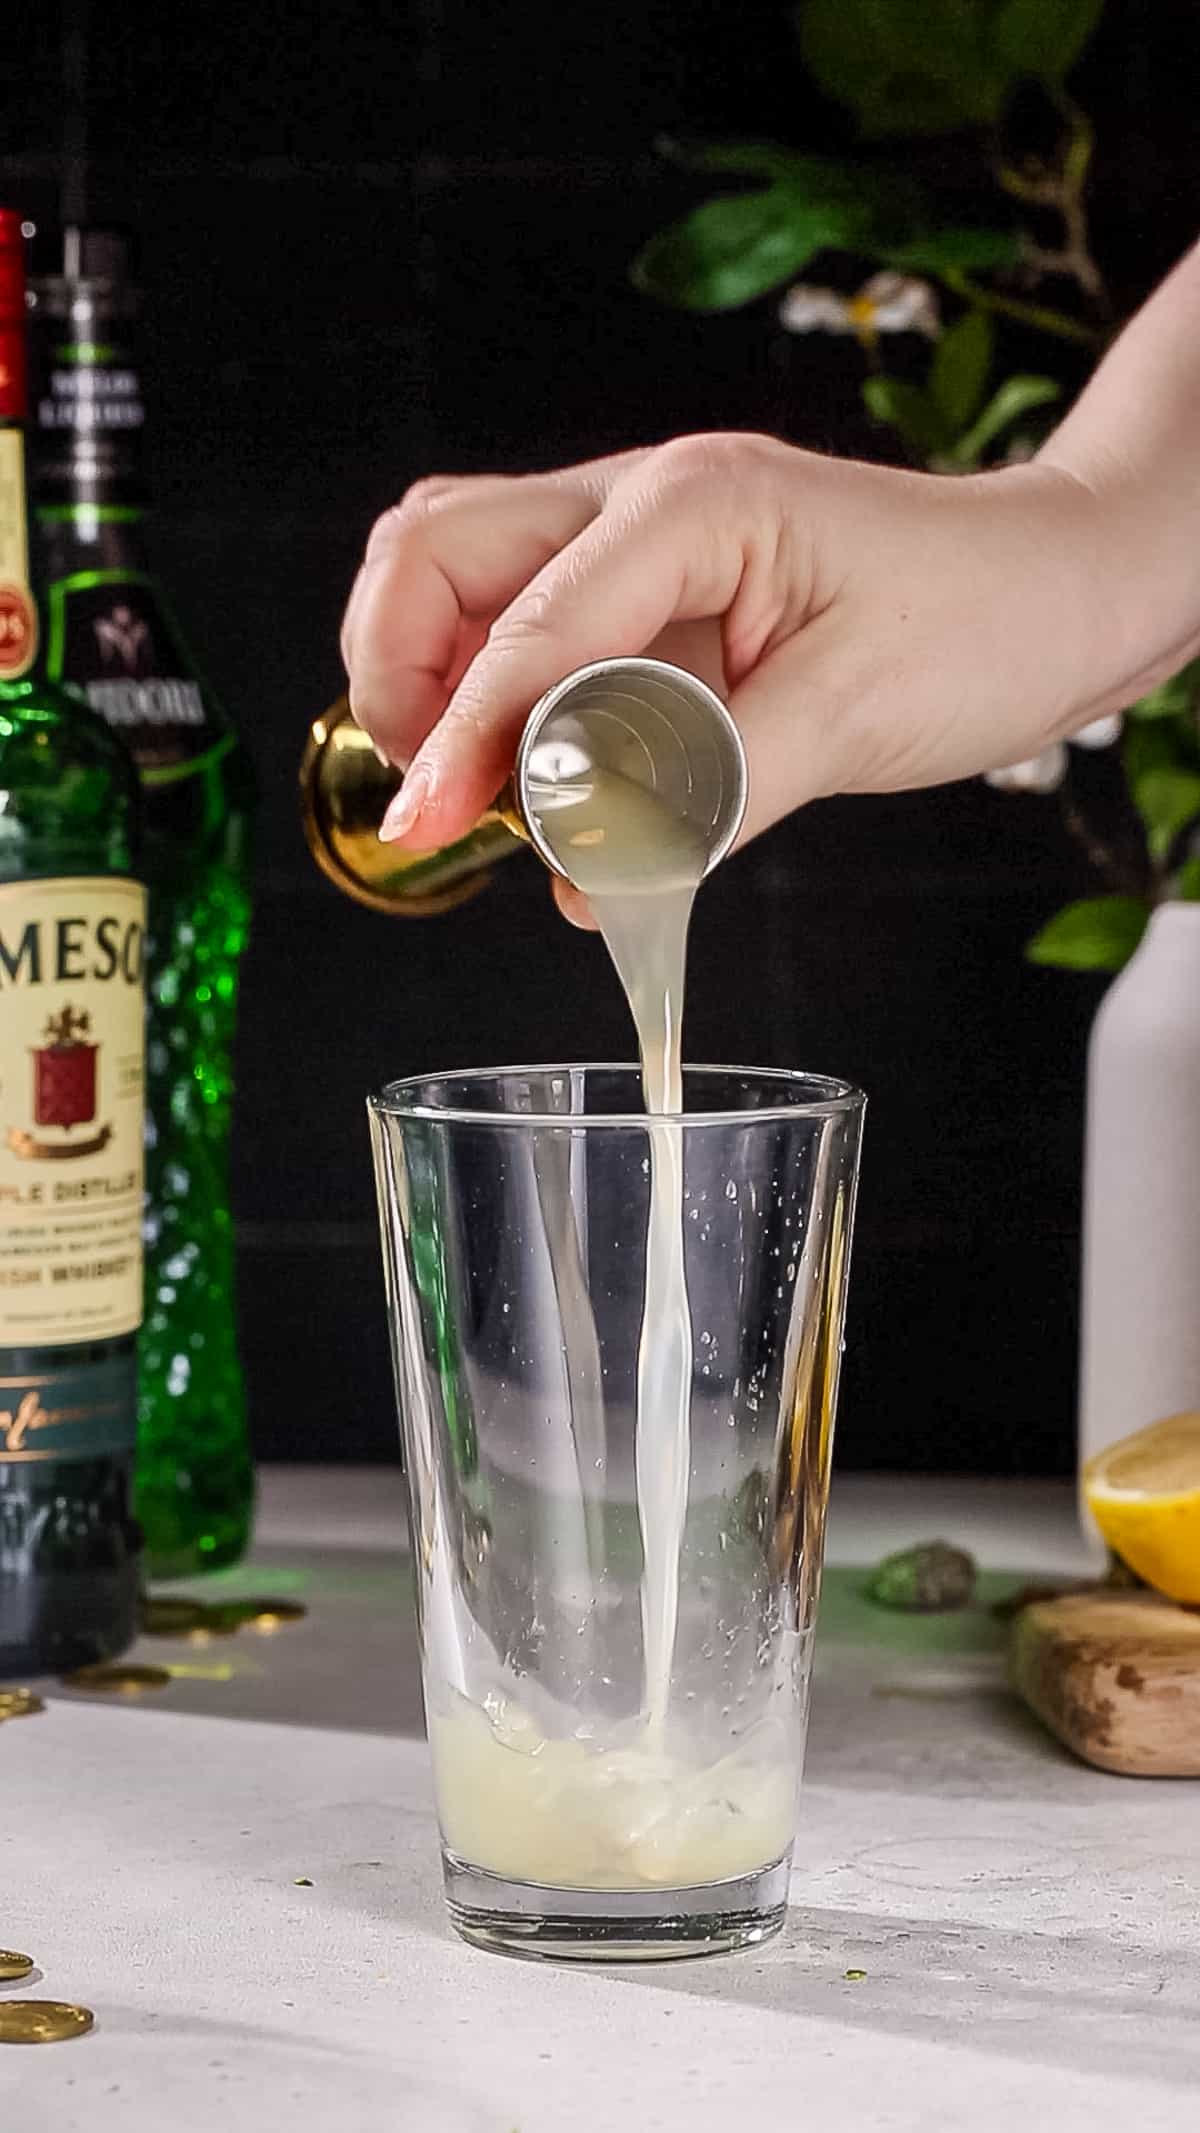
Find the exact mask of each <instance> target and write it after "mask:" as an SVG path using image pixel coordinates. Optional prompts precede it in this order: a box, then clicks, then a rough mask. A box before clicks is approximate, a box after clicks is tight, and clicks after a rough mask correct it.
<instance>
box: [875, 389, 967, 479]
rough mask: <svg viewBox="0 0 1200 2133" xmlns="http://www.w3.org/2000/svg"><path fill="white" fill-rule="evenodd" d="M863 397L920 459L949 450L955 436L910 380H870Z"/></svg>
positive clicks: (929, 457) (876, 417) (928, 398)
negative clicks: (898, 433)
mask: <svg viewBox="0 0 1200 2133" xmlns="http://www.w3.org/2000/svg"><path fill="white" fill-rule="evenodd" d="M862 396H863V400H864V402H865V404H866V406H867V408H868V409H869V411H870V413H871V414H872V415H874V417H875V419H876V421H877V422H887V423H890V425H891V427H892V428H893V429H894V430H898V431H899V432H900V435H901V437H902V438H903V439H904V442H905V443H906V444H907V445H908V446H909V447H910V448H911V450H912V451H913V452H914V453H915V455H916V457H917V458H918V459H934V458H936V457H937V456H938V454H939V453H941V452H945V451H947V450H948V449H949V446H950V443H951V441H952V434H953V433H952V432H951V431H950V430H948V429H947V427H946V422H945V419H944V417H943V416H942V414H941V413H940V411H939V409H938V408H937V407H936V406H935V404H934V402H933V401H932V400H931V399H930V397H929V394H928V393H927V392H925V391H924V389H923V388H922V387H921V386H920V385H913V384H911V383H910V382H909V380H908V379H907V378H889V377H874V378H867V379H865V380H864V382H863V389H862Z"/></svg>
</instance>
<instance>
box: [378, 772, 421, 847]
mask: <svg viewBox="0 0 1200 2133" xmlns="http://www.w3.org/2000/svg"><path fill="white" fill-rule="evenodd" d="M428 798H429V776H428V773H427V772H426V771H424V770H414V771H413V772H412V773H411V774H410V775H409V776H408V777H406V778H405V780H404V783H403V785H402V786H401V787H400V790H399V792H398V793H397V794H396V797H395V799H394V800H392V801H390V802H389V804H388V810H387V813H386V815H385V816H384V818H383V821H382V822H381V823H380V825H379V841H380V843H381V844H395V843H396V842H397V840H398V839H399V838H401V837H407V835H408V833H409V831H410V830H411V829H413V828H414V827H415V824H416V821H417V818H418V816H419V815H420V812H421V809H422V808H423V807H424V805H425V802H426V800H427V799H428Z"/></svg>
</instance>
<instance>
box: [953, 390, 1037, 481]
mask: <svg viewBox="0 0 1200 2133" xmlns="http://www.w3.org/2000/svg"><path fill="white" fill-rule="evenodd" d="M1061 392H1062V387H1061V385H1059V384H1058V383H1057V381H1056V380H1055V379H1054V378H1035V377H1028V376H1025V375H1024V374H1018V375H1017V376H1016V377H1013V378H1006V379H1005V381H1004V383H1003V385H1002V386H1001V387H1000V389H999V391H998V392H996V393H993V395H992V397H991V399H990V400H989V401H988V404H987V406H986V407H985V408H984V410H983V413H982V414H981V415H979V416H978V417H977V418H976V420H975V421H974V422H973V423H972V425H971V427H970V429H969V430H967V432H966V434H965V435H964V436H962V437H960V438H959V439H958V442H957V443H956V444H955V446H954V448H953V451H952V453H951V455H950V456H951V458H952V460H953V462H954V464H955V465H956V466H960V467H973V466H977V465H978V463H979V461H980V459H982V457H983V454H984V453H985V452H986V450H987V448H988V446H989V445H990V444H994V443H995V441H996V439H997V437H999V436H1000V434H1001V432H1002V431H1004V430H1006V429H1010V428H1011V426H1012V424H1013V423H1014V422H1017V421H1019V420H1020V417H1021V416H1022V415H1027V414H1029V413H1030V411H1031V410H1032V409H1033V408H1035V407H1046V406H1048V405H1049V403H1050V401H1051V400H1057V399H1058V398H1059V396H1060V394H1061Z"/></svg>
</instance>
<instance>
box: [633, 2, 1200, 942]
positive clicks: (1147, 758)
mask: <svg viewBox="0 0 1200 2133" xmlns="http://www.w3.org/2000/svg"><path fill="white" fill-rule="evenodd" d="M1102 12H1103V0H799V4H798V5H797V7H796V9H795V22H796V32H797V40H798V57H799V61H800V64H801V65H802V66H803V67H804V69H805V70H806V71H807V73H808V74H809V76H810V77H811V79H812V80H813V81H814V82H815V83H816V85H817V86H818V88H819V89H820V90H821V91H822V92H823V94H824V95H825V96H826V97H827V98H828V99H829V100H830V101H831V102H832V103H833V104H834V105H836V106H838V107H839V108H840V110H841V111H842V113H843V115H844V117H845V119H846V122H847V128H848V136H849V143H848V149H847V152H846V153H844V154H843V155H841V156H838V157H833V156H825V155H814V154H809V153H807V152H804V151H802V150H801V149H800V148H798V147H795V146H792V145H788V144H783V143H779V142H773V141H727V142H713V143H708V144H700V145H696V144H691V145H687V146H679V145H678V144H667V146H666V148H665V151H664V152H665V153H666V154H668V155H669V156H670V157H671V158H672V160H673V161H674V162H675V163H676V164H677V165H678V166H679V167H681V168H682V169H684V170H688V171H692V172H695V173H696V174H697V175H701V176H710V177H719V178H721V179H723V180H725V181H726V183H725V184H724V185H723V187H722V189H721V190H720V191H718V192H716V193H714V194H713V195H712V196H711V197H710V198H709V199H707V200H705V201H703V202H702V203H701V204H700V205H699V206H697V207H695V208H693V209H692V211H691V213H690V214H687V215H685V216H684V217H683V218H682V219H681V220H680V221H678V222H676V223H673V224H672V225H671V227H670V228H668V229H666V230H663V231H661V232H660V233H659V234H658V235H657V236H655V237H652V238H651V239H650V241H649V243H648V244H647V245H646V246H645V247H644V248H643V250H642V251H641V253H640V254H639V255H638V257H637V259H636V260H635V261H634V264H633V268H632V273H633V278H634V280H635V282H636V283H637V285H638V287H640V288H641V289H643V290H645V291H646V292H647V293H648V294H650V295H652V296H655V297H657V298H658V299H659V300H660V301H662V302H665V303H669V304H673V305H676V306H679V307H680V308H682V309H685V310H689V311H697V312H723V311H732V310H737V309H740V308H742V307H743V306H745V305H747V304H752V303H754V302H756V301H758V300H760V299H762V298H765V297H769V296H771V295H772V294H774V293H777V292H778V293H780V294H782V293H783V292H784V291H785V290H789V289H790V291H791V297H792V299H793V309H792V316H791V320H789V318H788V316H787V309H786V303H785V309H784V312H783V313H782V314H781V315H782V316H783V317H784V323H785V324H788V323H792V321H802V322H803V323H795V324H793V330H795V331H808V330H819V329H824V330H829V331H835V332H838V333H841V334H843V335H844V336H845V345H846V347H847V350H848V352H849V353H850V354H851V357H852V360H854V361H856V362H857V365H858V369H859V391H860V392H861V395H862V399H863V402H864V404H865V406H866V408H867V411H868V412H869V414H870V415H871V417H872V418H873V419H874V420H875V421H876V422H877V423H879V424H880V425H882V426H883V427H885V428H886V429H888V430H890V431H891V432H892V434H893V435H894V437H895V439H896V440H897V442H898V443H899V445H900V446H901V447H902V450H903V454H904V456H905V458H906V459H907V460H908V462H909V463H910V464H913V465H916V466H919V467H923V468H927V469H929V470H930V471H932V472H936V473H941V474H966V473H971V472H974V471H976V470H978V469H980V468H983V467H986V466H989V465H993V464H995V463H997V462H998V461H1003V460H1005V459H1017V458H1024V457H1029V456H1030V455H1031V454H1032V452H1033V451H1035V450H1036V448H1037V445H1038V443H1039V442H1040V441H1041V437H1042V435H1043V434H1044V430H1045V425H1046V423H1047V421H1048V419H1049V415H1048V411H1049V410H1050V409H1051V408H1052V407H1055V408H1057V403H1059V402H1060V401H1061V400H1062V399H1063V397H1064V395H1065V393H1066V392H1067V390H1068V388H1069V387H1071V386H1073V385H1075V384H1077V383H1078V378H1079V370H1080V355H1081V352H1082V353H1083V354H1084V355H1085V356H1086V355H1087V354H1088V352H1089V351H1090V353H1091V357H1092V359H1093V360H1095V359H1096V358H1098V356H1099V355H1100V353H1102V352H1103V349H1104V347H1105V346H1106V344H1107V342H1108V341H1109V339H1110V338H1111V337H1112V335H1113V333H1114V332H1115V331H1116V329H1117V328H1118V326H1119V325H1120V323H1121V321H1120V320H1119V319H1118V318H1116V317H1115V316H1114V312H1113V307H1112V304H1111V301H1110V298H1109V294H1108V290H1107V288H1106V285H1105V280H1104V276H1103V272H1102V270H1101V267H1100V265H1099V263H1098V262H1097V260H1096V258H1095V257H1094V256H1093V252H1092V248H1091V240H1090V234H1089V228H1088V213H1087V202H1088V181H1089V177H1090V173H1091V167H1092V162H1093V156H1094V152H1095V142H1094V138H1093V130H1092V126H1091V122H1090V120H1089V118H1088V116H1087V114H1086V113H1085V112H1084V111H1083V110H1081V109H1080V107H1079V105H1078V104H1077V103H1076V101H1075V100H1074V98H1073V96H1072V94H1071V91H1070V86H1069V77H1070V75H1071V70H1072V69H1073V68H1074V66H1075V64H1076V62H1077V61H1078V60H1079V59H1080V57H1081V56H1082V54H1083V52H1084V51H1085V49H1086V47H1087V44H1088V41H1089V39H1090V38H1091V36H1092V33H1093V31H1094V30H1095V29H1096V26H1097V24H1098V22H1099V20H1100V17H1101V14H1102ZM1031 114H1032V115H1033V118H1034V120H1035V123H1033V124H1032V125H1031V124H1030V123H1029V122H1030V115H1031ZM948 135H953V136H955V137H956V138H957V140H958V142H959V145H960V148H961V150H962V152H963V153H962V154H960V155H957V157H956V160H955V165H954V167H955V172H956V182H955V190H954V194H953V197H950V196H943V194H942V193H941V192H940V191H939V190H938V187H937V185H936V184H935V183H932V182H919V181H918V180H917V179H916V177H915V176H914V175H913V171H912V169H911V167H909V166H910V165H911V162H912V160H913V150H912V145H911V144H914V143H918V144H919V143H922V142H926V141H929V140H931V139H935V138H937V137H940V136H948ZM1023 141H1024V142H1025V144H1026V145H1024V146H1022V142H1023ZM1034 143H1036V146H1035V145H1033V144H1034ZM906 144H909V145H908V147H907V151H906ZM906 154H907V160H906ZM964 156H965V158H966V159H967V161H968V162H969V164H970V166H971V167H972V168H973V169H974V171H975V174H976V180H977V183H976V186H975V192H974V198H975V200H976V202H977V203H978V212H977V213H976V214H974V215H971V216H964V214H963V211H962V186H961V183H960V182H959V175H958V174H959V169H960V166H961V164H962V162H963V158H964ZM923 160H924V161H926V162H927V161H928V158H924V159H923ZM938 167H939V168H940V167H941V165H939V166H938ZM728 181H740V189H737V190H734V189H731V186H730V183H729V182H728ZM826 259H828V260H829V261H830V262H831V264H832V265H833V266H834V268H835V270H836V271H837V272H838V273H839V274H840V275H843V276H844V275H845V272H846V266H847V263H857V264H858V266H859V268H860V270H870V271H871V272H872V274H873V276H874V279H873V280H872V281H869V282H864V283H863V285H862V286H861V287H860V288H859V290H858V292H857V294H856V295H853V296H849V297H841V296H839V295H838V294H837V292H836V290H834V289H828V288H824V287H819V286H815V285H811V286H810V285H809V284H807V283H804V282H797V277H798V276H800V275H802V274H803V273H805V271H806V270H808V269H809V268H811V267H812V265H813V264H814V262H817V261H822V262H823V261H824V260H826ZM881 270H891V272H892V274H893V277H894V275H896V274H899V275H903V276H906V277H917V276H920V277H923V278H924V280H925V281H927V282H928V284H929V286H930V295H929V297H928V298H924V297H922V298H921V304H922V306H923V309H922V311H921V317H922V320H923V321H924V319H925V318H927V317H928V316H929V315H931V314H932V313H934V311H935V308H936V309H939V310H940V312H941V315H942V317H943V319H945V318H947V317H948V320H949V322H948V323H946V324H944V326H943V329H942V331H941V332H940V335H939V336H938V338H937V339H936V341H935V343H934V346H933V350H932V354H931V356H930V358H929V360H928V363H927V366H926V368H925V372H924V375H923V376H917V375H915V374H914V363H913V356H912V351H913V347H914V332H916V331H921V332H926V331H928V328H927V326H926V325H925V324H924V323H922V324H921V325H920V326H919V327H918V326H917V324H916V312H917V307H916V305H915V304H914V303H910V306H909V311H908V315H907V317H905V316H904V315H903V311H902V307H897V306H895V305H893V306H892V310H891V313H890V316H889V313H888V311H887V310H886V309H885V307H884V305H883V304H882V303H878V302H876V301H874V299H873V292H874V291H875V289H876V288H877V286H878V284H879V282H880V280H881ZM1047 289H1048V290H1049V292H1050V300H1048V299H1047V296H1046V294H1045V293H1044V292H1045V291H1046V290H1047ZM797 298H804V299H806V302H805V303H801V304H799V305H796V304H795V302H794V300H795V299H797ZM1002 321H1007V322H1013V323H1015V324H1017V325H1019V326H1021V327H1023V328H1024V329H1026V331H1027V332H1028V333H1030V334H1033V335H1036V336H1038V337H1039V338H1040V340H1041V342H1042V345H1043V346H1044V348H1045V351H1046V354H1045V359H1044V360H1043V361H1039V362H1038V364H1037V367H1036V368H1032V369H1028V370H1026V369H1019V370H1016V371H1010V372H1009V373H1008V374H1007V375H999V376H998V375H997V374H996V373H997V353H998V348H997V334H996V325H997V322H1002ZM885 337H888V338H891V337H894V339H895V342H896V344H897V345H898V348H899V355H900V363H899V367H898V368H897V369H893V368H890V367H888V366H886V365H885V363H884V361H883V358H882V353H881V350H882V345H883V341H884V338H885ZM1121 765H1122V770H1123V776H1124V786H1125V790H1126V796H1127V801H1128V808H1129V812H1130V814H1131V817H1132V818H1133V820H1134V821H1135V822H1136V824H1137V825H1138V826H1139V849H1138V854H1137V857H1136V859H1135V860H1134V862H1133V863H1132V865H1131V864H1129V863H1127V862H1126V861H1125V860H1124V859H1122V858H1120V857H1119V856H1118V855H1117V854H1115V853H1114V852H1112V851H1111V850H1110V849H1109V848H1108V846H1107V845H1105V844H1104V843H1103V842H1102V841H1101V839H1100V838H1099V837H1098V836H1097V835H1096V834H1095V833H1094V831H1093V830H1092V829H1091V827H1090V825H1089V824H1088V822H1087V821H1086V819H1085V817H1084V815H1083V813H1082V811H1081V810H1080V808H1079V806H1078V803H1077V801H1076V799H1075V796H1074V794H1073V793H1072V792H1071V791H1070V789H1069V787H1068V788H1065V789H1064V793H1063V799H1062V804H1063V809H1064V817H1065V820H1066V822H1067V824H1068V827H1069V828H1070V829H1071V830H1072V832H1073V834H1075V835H1076V836H1077V837H1078V838H1079V841H1080V842H1081V843H1082V844H1083V845H1084V847H1085V849H1086V850H1087V852H1088V856H1089V859H1090V860H1091V861H1092V863H1093V864H1094V865H1095V866H1096V867H1097V868H1098V870H1099V871H1100V872H1101V873H1102V874H1103V875H1104V876H1105V877H1106V884H1107V886H1108V887H1109V888H1110V890H1111V891H1112V892H1113V893H1111V894H1108V895H1105V896H1100V897H1093V898H1089V899H1085V900H1083V901H1082V902H1078V903H1074V904H1071V905H1069V906H1068V907H1067V909H1066V910H1064V911H1061V912H1059V913H1058V915H1057V917H1055V918H1054V919H1052V920H1051V921H1050V922H1049V924H1048V925H1046V926H1045V927H1043V928H1042V930H1041V932H1040V933H1039V934H1038V935H1037V937H1036V939H1035V940H1034V941H1032V942H1031V943H1030V946H1029V949H1028V953H1029V956H1030V958H1031V960H1033V961H1034V962H1037V963H1043V964H1053V965H1055V966H1058V967H1061V968H1068V969H1076V970H1083V969H1086V970H1117V969H1119V968H1121V966H1122V965H1123V964H1124V963H1125V962H1127V961H1128V959H1129V957H1130V956H1131V955H1132V954H1133V952H1134V950H1135V948H1136V947H1137V945H1138V942H1139V940H1140V939H1141V936H1142V933H1143V932H1144V930H1145V926H1146V923H1147V920H1148V917H1149V914H1150V912H1151V910H1152V909H1153V908H1154V905H1155V904H1156V903H1158V902H1159V901H1161V900H1162V899H1163V898H1164V897H1168V896H1174V897H1187V898H1192V899H1196V900H1200V662H1196V663H1194V664H1193V665H1192V666H1190V667H1188V668H1185V669H1184V671H1183V672H1182V673H1181V674H1178V675H1175V676H1174V677H1172V679H1170V680H1169V681H1166V682H1164V683H1162V684H1161V685H1160V686H1159V687H1157V688H1156V689H1154V690H1153V691H1151V693H1150V694H1149V695H1148V696H1146V697H1145V698H1143V699H1142V701H1141V702H1140V703H1138V704H1135V705H1134V706H1133V707H1132V710H1131V711H1130V712H1129V713H1128V716H1127V723H1126V727H1125V735H1124V740H1123V744H1122V750H1121ZM1193 843H1195V844H1196V846H1197V848H1196V850H1195V851H1192V850H1191V848H1190V847H1191V846H1192V844H1193Z"/></svg>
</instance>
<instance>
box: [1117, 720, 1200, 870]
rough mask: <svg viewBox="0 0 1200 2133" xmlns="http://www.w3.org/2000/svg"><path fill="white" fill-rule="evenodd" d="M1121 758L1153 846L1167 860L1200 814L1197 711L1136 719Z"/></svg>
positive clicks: (1128, 727) (1127, 732)
mask: <svg viewBox="0 0 1200 2133" xmlns="http://www.w3.org/2000/svg"><path fill="white" fill-rule="evenodd" d="M1121 758H1122V762H1123V764H1124V767H1125V778H1126V782H1127V784H1128V786H1129V790H1130V794H1131V795H1132V798H1133V804H1134V806H1135V807H1136V808H1137V811H1138V813H1139V815H1140V816H1141V818H1142V821H1143V823H1144V825H1145V829H1146V838H1147V842H1148V844H1149V846H1150V850H1151V852H1152V854H1153V856H1154V857H1155V858H1156V859H1159V860H1166V859H1168V858H1169V857H1170V854H1171V847H1172V845H1173V844H1174V842H1175V839H1176V838H1177V837H1178V836H1179V834H1180V832H1181V831H1182V830H1185V829H1186V828H1187V826H1188V824H1189V823H1190V822H1193V821H1194V820H1195V819H1196V817H1197V816H1198V815H1200V743H1198V742H1197V737H1196V731H1195V726H1194V724H1193V722H1192V719H1191V717H1190V716H1188V717H1186V718H1175V719H1169V718H1157V719H1134V720H1130V721H1129V723H1128V724H1127V725H1126V727H1125V734H1124V739H1123V741H1122V745H1121Z"/></svg>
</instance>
